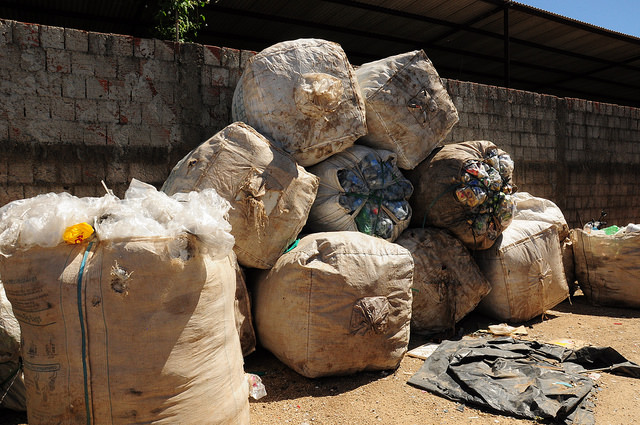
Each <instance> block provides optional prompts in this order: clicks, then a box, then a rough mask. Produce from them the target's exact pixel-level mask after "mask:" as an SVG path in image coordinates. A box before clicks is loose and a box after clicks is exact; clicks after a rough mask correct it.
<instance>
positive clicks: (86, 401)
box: [77, 242, 94, 425]
mask: <svg viewBox="0 0 640 425" xmlns="http://www.w3.org/2000/svg"><path fill="white" fill-rule="evenodd" d="M93 244H94V242H89V245H88V246H87V249H86V250H85V251H84V256H83V257H82V263H81V264H80V270H79V271H78V300H77V301H78V316H79V317H80V331H81V332H82V373H83V376H84V405H85V409H86V411H87V425H90V424H91V410H90V409H89V380H88V371H87V338H86V335H85V327H84V314H83V313H82V275H83V274H84V266H85V265H86V263H87V257H88V256H89V251H91V247H92V246H93Z"/></svg>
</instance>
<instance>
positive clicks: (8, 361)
mask: <svg viewBox="0 0 640 425" xmlns="http://www.w3.org/2000/svg"><path fill="white" fill-rule="evenodd" d="M20 357H21V355H20V324H19V323H18V320H17V319H16V318H15V316H14V315H13V309H12V308H11V303H10V302H9V300H8V299H7V297H6V295H5V293H4V288H3V284H2V281H0V408H3V409H11V410H17V411H25V410H27V395H26V389H25V386H24V377H23V374H22V369H21V367H20V362H21V361H20Z"/></svg>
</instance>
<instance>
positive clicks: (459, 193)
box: [408, 140, 517, 249]
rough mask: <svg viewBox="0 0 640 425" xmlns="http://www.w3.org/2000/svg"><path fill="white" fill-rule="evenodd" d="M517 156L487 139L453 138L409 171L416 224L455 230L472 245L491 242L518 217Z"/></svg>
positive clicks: (481, 247)
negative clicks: (454, 140) (514, 167)
mask: <svg viewBox="0 0 640 425" xmlns="http://www.w3.org/2000/svg"><path fill="white" fill-rule="evenodd" d="M513 166H514V165H513V161H512V159H511V157H510V156H509V154H507V153H506V152H505V151H503V150H502V149H499V148H498V147H497V146H496V145H495V144H493V143H492V142H489V141H486V140H480V141H470V142H462V143H453V144H450V145H446V146H444V147H442V148H441V149H439V150H438V151H434V153H433V154H432V155H431V156H430V158H428V159H427V160H425V161H424V162H422V163H421V164H420V165H419V166H418V167H416V168H415V169H414V170H412V171H411V172H410V173H409V174H408V178H409V180H411V182H412V183H413V186H414V189H415V191H414V195H413V198H412V199H411V201H412V202H411V206H412V208H413V211H414V214H413V219H412V220H413V221H412V226H414V227H424V226H425V225H429V226H433V227H440V228H445V229H448V230H449V231H451V232H452V233H453V234H454V235H455V236H456V237H458V238H459V239H460V240H461V241H462V242H463V243H464V244H465V245H466V246H467V247H468V248H470V249H487V248H490V247H491V246H492V245H493V244H494V242H495V240H496V239H497V238H498V236H500V234H501V233H502V231H503V230H504V229H506V228H507V226H508V225H509V224H510V223H511V221H512V220H513V215H514V212H515V206H514V201H513V197H512V194H513V193H514V192H515V191H516V190H517V188H516V186H515V185H513V183H512V175H513Z"/></svg>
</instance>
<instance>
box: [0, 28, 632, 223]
mask: <svg viewBox="0 0 640 425" xmlns="http://www.w3.org/2000/svg"><path fill="white" fill-rule="evenodd" d="M427 53H428V52H427ZM252 54H253V52H249V51H240V50H235V49H231V48H218V47H213V46H202V45H198V44H188V43H187V44H176V43H172V42H165V41H159V40H149V39H139V38H134V37H128V36H122V35H111V34H99V33H92V32H86V31H79V30H73V29H65V28H57V27H47V26H40V25H33V24H23V23H18V22H13V21H5V20H0V205H4V204H5V203H7V202H9V201H12V200H15V199H21V198H26V197H31V196H35V195H37V194H40V193H47V192H62V191H66V192H69V193H72V194H74V195H77V196H101V195H103V194H104V189H103V188H102V185H101V181H102V180H104V182H105V183H106V184H107V186H108V187H109V188H111V189H113V190H114V191H115V193H116V194H117V195H119V196H122V195H123V193H124V190H125V189H126V187H127V186H128V184H129V182H130V180H131V179H132V178H137V179H139V180H142V181H145V182H148V183H151V184H154V185H156V186H160V185H161V184H162V183H163V182H164V180H165V178H166V177H167V175H168V173H169V171H170V170H171V168H172V167H173V165H174V164H175V163H176V162H177V161H178V160H179V159H181V158H182V157H183V156H184V155H185V154H186V153H187V152H188V151H189V150H191V149H192V148H194V147H195V146H197V145H198V144H199V143H201V142H202V141H204V140H206V139H207V138H209V137H210V136H211V135H213V134H214V133H215V132H217V131H218V130H220V129H221V128H223V127H224V126H226V125H227V124H229V123H230V121H231V115H230V108H231V100H232V95H233V90H234V88H235V85H236V83H237V81H238V78H239V76H240V75H241V72H242V68H243V66H244V64H245V63H246V61H247V59H248V58H249V57H250V56H251V55H252ZM436 67H437V64H436ZM445 83H446V86H447V88H448V90H449V93H450V94H451V96H452V98H453V100H454V102H455V104H456V107H457V108H458V112H459V114H460V122H459V123H458V125H456V126H455V127H454V129H453V131H452V133H451V134H450V136H449V137H448V138H447V142H452V141H463V140H479V139H486V140H491V141H493V142H494V143H496V144H497V145H498V146H499V147H500V148H502V149H504V150H505V151H507V152H508V153H509V154H510V155H511V156H512V157H513V159H514V160H515V163H516V170H515V178H514V180H515V183H516V184H517V185H518V187H519V188H520V190H521V191H528V192H530V193H532V194H534V195H536V196H541V197H544V198H547V199H551V200H553V201H554V202H556V203H557V204H558V206H560V207H561V208H562V210H563V211H564V213H565V216H566V218H567V221H569V223H570V225H571V226H577V225H579V224H580V222H586V221H588V220H589V219H591V218H597V216H598V215H599V214H600V210H601V209H603V208H604V209H605V210H606V211H607V213H608V216H607V219H608V221H609V222H610V223H615V224H619V225H620V224H622V225H624V224H627V223H628V222H635V223H638V222H640V213H638V211H639V210H640V189H639V188H638V185H639V184H640V179H639V178H638V177H636V175H635V173H634V171H635V170H636V169H640V131H639V130H640V129H639V123H640V109H636V108H628V107H621V106H616V105H609V104H602V103H597V102H588V101H584V100H579V99H562V98H557V97H553V96H546V95H540V94H536V93H530V92H523V91H518V90H509V89H504V88H500V87H493V86H484V85H480V84H474V83H468V82H461V81H455V80H448V81H445Z"/></svg>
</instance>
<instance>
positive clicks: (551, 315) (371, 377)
mask: <svg viewBox="0 0 640 425" xmlns="http://www.w3.org/2000/svg"><path fill="white" fill-rule="evenodd" d="M497 323H498V322H496V321H494V320H491V319H489V318H487V317H485V316H481V315H478V314H476V313H472V314H471V315H469V316H468V317H467V318H465V319H464V320H463V321H462V322H461V323H459V326H458V330H457V333H456V335H451V336H449V339H452V338H455V337H456V336H458V337H459V336H461V335H470V334H473V333H474V332H476V331H477V330H480V329H487V327H488V325H490V324H497ZM525 327H526V330H527V332H528V335H527V336H524V337H523V338H524V339H530V340H537V341H540V342H550V341H553V340H557V339H574V340H577V341H582V342H584V343H587V344H590V345H594V346H609V347H612V348H614V349H616V350H617V351H618V352H620V354H622V355H623V356H625V357H626V358H627V359H628V360H630V361H633V362H636V363H640V310H632V309H624V308H603V307H593V306H591V305H589V303H588V302H587V300H586V299H585V297H584V296H583V295H582V294H581V293H580V292H578V293H577V294H576V295H575V296H574V297H573V298H572V302H571V303H570V302H569V301H565V302H563V303H561V304H560V305H558V306H556V307H555V308H554V309H552V310H550V311H549V312H548V314H547V315H546V317H545V318H544V320H543V319H541V318H540V319H536V320H533V321H531V322H528V323H525ZM432 340H433V339H432ZM429 341H430V340H429V339H427V338H425V337H419V336H415V337H413V338H412V341H411V343H410V347H409V348H414V347H416V346H418V345H421V344H423V343H425V342H429ZM436 342H439V341H436ZM245 360H246V365H245V370H246V371H247V372H252V373H256V374H259V375H261V377H262V380H263V382H264V384H265V387H266V390H267V396H266V397H264V398H262V399H260V400H253V399H251V401H250V406H251V424H252V425H259V424H278V425H280V424H298V425H317V424H322V425H345V424H349V425H359V424H362V425H364V424H376V423H379V424H398V425H400V424H402V425H418V424H456V425H462V424H474V425H485V424H501V425H507V424H533V423H537V422H534V421H531V420H522V419H516V418H512V417H507V416H502V415H499V414H494V413H491V412H488V411H483V410H479V409H476V408H474V407H472V406H465V405H461V404H458V403H455V402H451V401H449V400H446V399H444V398H441V397H439V396H436V395H433V394H430V393H428V392H425V391H423V390H421V389H419V388H415V387H413V386H411V385H409V384H407V380H408V379H409V378H410V377H411V376H412V375H413V374H414V373H415V372H417V371H418V370H419V369H420V366H421V365H422V363H423V360H420V359H417V358H414V357H409V356H405V358H404V359H403V360H402V363H401V364H400V367H399V368H398V369H397V370H390V371H384V372H371V373H359V374H356V375H352V376H347V377H336V378H321V379H308V378H305V377H303V376H301V375H298V374H297V373H296V372H293V371H292V370H291V369H289V368H288V367H287V366H285V365H284V364H282V363H281V362H280V361H279V360H277V359H276V358H275V357H274V356H273V355H271V354H270V353H269V352H267V351H265V350H262V349H259V350H258V351H256V352H255V353H253V354H251V355H249V356H248V357H247V358H246V359H245ZM597 384H598V392H597V399H596V400H595V409H594V413H595V419H596V424H597V425H609V424H611V425H623V424H635V423H637V422H638V420H640V380H639V379H632V378H626V377H621V376H615V375H610V374H607V373H603V374H602V375H601V377H600V378H599V379H598V381H597ZM0 418H1V419H0V423H1V424H26V415H25V414H23V413H15V412H10V411H6V410H4V411H3V410H0Z"/></svg>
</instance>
